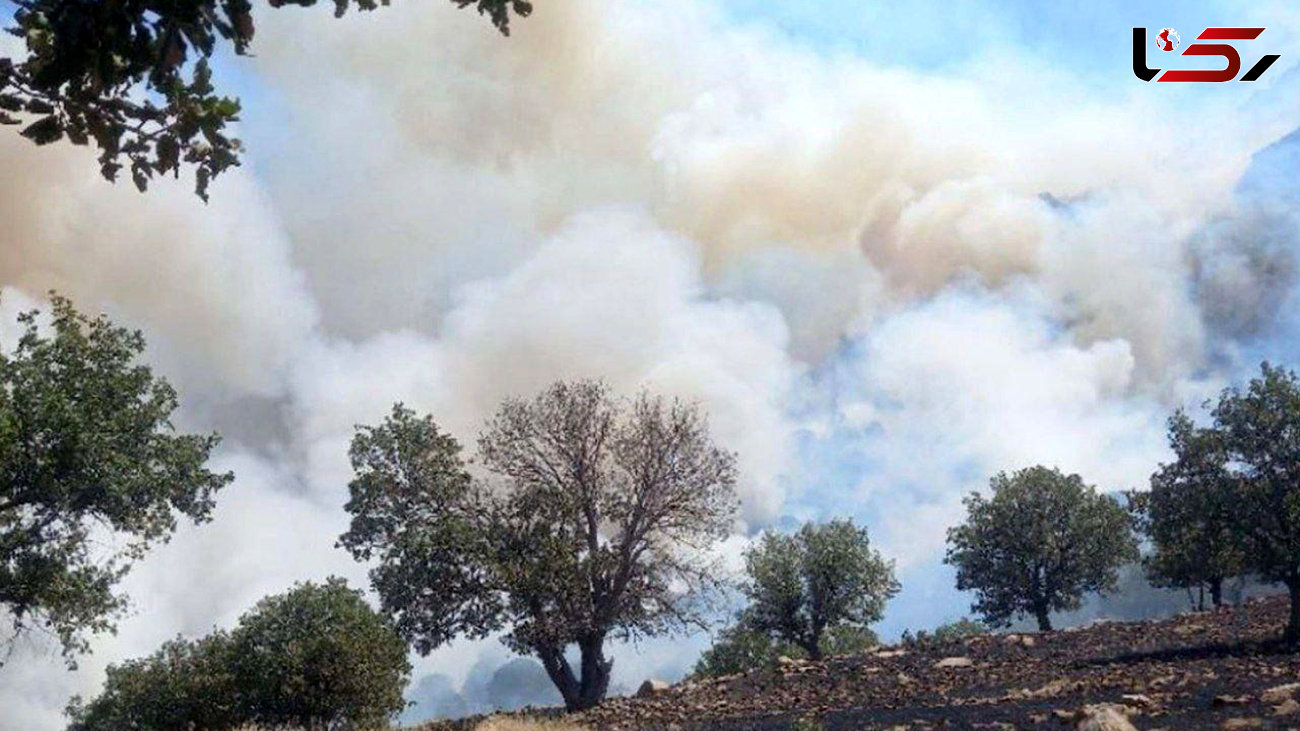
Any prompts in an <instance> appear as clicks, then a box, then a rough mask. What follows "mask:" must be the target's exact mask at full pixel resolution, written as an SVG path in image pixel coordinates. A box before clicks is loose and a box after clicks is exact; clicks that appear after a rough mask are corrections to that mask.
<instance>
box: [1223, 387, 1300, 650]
mask: <svg viewBox="0 0 1300 731" xmlns="http://www.w3.org/2000/svg"><path fill="white" fill-rule="evenodd" d="M1214 422H1215V427H1216V429H1217V430H1218V431H1219V432H1220V433H1221V434H1222V438H1223V440H1224V444H1225V447H1226V449H1227V456H1228V460H1229V462H1230V463H1231V464H1232V466H1233V470H1234V472H1235V474H1236V475H1237V476H1238V478H1239V479H1238V481H1237V488H1238V489H1237V492H1236V500H1235V501H1234V504H1233V510H1234V512H1235V514H1236V518H1237V524H1238V526H1239V527H1240V530H1241V535H1242V537H1243V540H1244V542H1245V556H1244V558H1245V565H1246V570H1248V571H1250V572H1253V573H1256V574H1258V575H1259V577H1260V578H1262V579H1263V580H1265V581H1274V582H1281V583H1282V584H1284V585H1285V586H1286V588H1287V591H1289V592H1290V595H1291V613H1290V620H1289V621H1288V623H1287V627H1286V633H1285V639H1286V640H1288V641H1290V642H1297V641H1300V380H1298V379H1297V377H1296V374H1295V372H1294V371H1291V370H1287V369H1285V368H1282V367H1278V366H1273V365H1270V364H1268V363H1264V364H1263V365H1262V366H1261V369H1260V375H1259V376H1258V377H1256V378H1254V379H1252V380H1251V381H1250V383H1249V384H1248V385H1247V386H1246V388H1245V389H1244V390H1243V389H1239V388H1230V389H1228V390H1226V391H1224V392H1223V395H1222V397H1221V398H1220V399H1219V403H1218V405H1217V406H1216V408H1215V409H1214Z"/></svg>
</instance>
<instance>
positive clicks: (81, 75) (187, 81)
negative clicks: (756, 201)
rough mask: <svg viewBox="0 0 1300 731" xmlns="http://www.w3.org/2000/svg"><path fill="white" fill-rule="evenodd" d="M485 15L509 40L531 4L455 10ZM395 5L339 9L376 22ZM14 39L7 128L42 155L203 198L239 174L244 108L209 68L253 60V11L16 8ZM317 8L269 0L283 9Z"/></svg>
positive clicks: (225, 3)
mask: <svg viewBox="0 0 1300 731" xmlns="http://www.w3.org/2000/svg"><path fill="white" fill-rule="evenodd" d="M451 1H452V2H454V3H456V4H457V5H458V6H460V7H465V6H467V5H474V6H475V7H476V8H477V9H478V11H479V13H481V14H484V15H487V16H488V17H489V18H491V20H492V23H493V24H494V25H496V27H497V28H498V29H500V30H501V32H502V33H508V31H509V23H510V11H512V10H513V11H514V13H515V14H517V15H521V16H524V15H528V14H529V13H530V12H531V11H532V4H531V3H530V2H529V1H528V0H451ZM380 2H381V3H382V4H384V5H387V4H388V0H379V2H376V0H355V1H354V0H334V14H335V16H342V15H343V14H344V13H345V12H346V11H347V9H348V8H349V7H352V6H355V7H356V8H357V9H359V10H374V9H375V8H376V7H378V5H379V3H380ZM14 4H15V5H17V6H18V10H17V12H16V13H15V14H14V23H15V24H14V26H13V27H11V28H9V29H8V30H9V32H11V33H13V34H14V35H15V36H17V37H19V38H21V39H23V41H24V42H25V44H26V51H27V53H26V57H25V58H5V57H0V124H14V125H17V124H25V125H26V126H25V127H23V130H22V135H23V136H24V137H27V138H28V139H30V140H32V141H33V142H35V143H36V144H38V145H45V144H50V143H52V142H57V141H59V140H61V139H63V138H64V137H66V138H67V139H68V140H69V141H70V142H72V143H73V144H76V145H85V144H88V143H89V142H90V141H92V140H93V141H94V142H95V144H96V145H97V146H98V147H99V151H100V156H99V163H100V170H101V172H102V173H103V175H104V177H105V178H107V179H108V180H115V179H116V178H117V176H118V174H119V173H120V172H121V171H122V170H123V168H127V167H129V169H130V174H131V178H132V180H133V181H134V182H135V185H136V186H137V187H138V188H139V189H140V190H141V191H143V190H145V188H146V187H147V186H148V184H149V180H150V179H151V178H153V176H154V175H155V174H166V173H169V172H170V173H175V174H178V175H179V172H180V168H181V165H182V164H184V165H187V166H191V167H193V168H194V175H195V190H196V192H197V193H198V195H199V196H201V197H203V198H204V199H205V200H206V199H207V188H208V183H209V182H210V181H211V179H212V178H213V177H215V176H217V175H219V174H220V173H221V172H223V171H225V170H226V169H228V168H230V167H232V166H235V165H238V164H239V155H240V152H241V150H242V148H241V144H240V141H239V140H238V139H235V138H233V137H230V136H229V132H228V127H229V125H230V124H231V123H233V122H235V121H237V120H238V119H239V112H240V105H239V100H237V99H234V98H231V97H226V96H221V95H220V94H219V93H218V92H217V90H216V87H215V86H214V85H213V83H212V72H211V69H210V67H209V65H208V59H209V58H211V56H212V54H213V53H214V52H215V51H216V50H217V49H218V48H219V47H221V46H222V45H223V44H225V45H228V46H229V47H230V48H231V49H232V50H233V51H234V52H235V53H236V54H239V55H245V54H247V53H248V51H249V47H250V45H251V44H252V41H253V32H254V24H253V12H252V11H253V6H252V4H251V3H250V2H249V1H248V0H176V1H174V2H157V1H156V0H121V1H119V2H73V1H72V0H14ZM315 4H316V0H270V6H271V7H272V8H278V7H281V6H284V5H301V6H311V5H315Z"/></svg>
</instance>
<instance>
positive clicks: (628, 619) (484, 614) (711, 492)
mask: <svg viewBox="0 0 1300 731" xmlns="http://www.w3.org/2000/svg"><path fill="white" fill-rule="evenodd" d="M351 458H352V466H353V469H354V470H355V473H356V477H355V479H354V480H353V481H352V483H351V484H350V486H349V488H350V491H351V499H350V501H349V502H348V504H347V510H348V512H350V513H351V514H352V516H353V517H352V524H351V526H350V528H349V530H348V531H347V533H345V534H344V535H343V536H342V538H341V539H340V542H341V544H342V545H343V546H344V547H346V548H347V549H349V550H350V551H351V552H352V553H353V554H354V556H356V558H358V559H359V560H365V561H373V562H374V563H375V565H374V567H373V569H372V571H371V574H370V576H371V581H372V583H373V585H374V588H375V590H376V591H377V592H378V594H379V596H380V599H381V603H382V608H383V610H384V611H385V612H386V613H387V614H389V615H390V616H391V617H393V619H394V621H395V623H396V626H397V628H398V630H399V631H401V632H402V634H403V636H405V637H406V638H407V639H409V640H410V641H411V642H412V643H413V644H414V646H415V648H416V649H417V650H418V651H420V652H422V653H427V652H429V651H431V650H432V649H433V648H435V647H438V646H439V645H442V644H444V643H445V642H447V641H449V640H450V639H452V638H453V637H457V636H469V637H483V636H486V635H487V634H489V633H492V632H496V631H499V630H506V634H505V638H504V639H505V641H506V643H507V644H508V645H509V646H510V647H511V648H512V649H514V650H515V651H517V652H520V653H527V654H533V655H535V656H537V658H538V659H539V660H540V661H541V662H542V665H543V667H544V668H545V669H546V672H547V675H548V676H549V677H550V678H551V680H552V682H554V683H555V685H556V688H557V689H558V690H559V691H560V695H561V696H562V697H563V698H564V702H565V705H566V706H567V707H569V708H570V709H578V708H586V707H589V706H591V705H593V704H595V703H596V702H598V701H599V700H600V699H601V698H603V697H604V695H605V693H606V691H607V689H608V684H609V676H610V670H611V668H612V665H613V662H612V660H610V659H607V658H606V657H605V655H604V645H605V641H606V639H608V638H635V637H641V636H648V635H658V634H662V633H665V632H670V631H673V630H675V629H681V628H683V627H685V626H688V625H691V624H699V623H702V621H703V617H704V609H705V607H704V606H703V605H702V604H701V601H700V600H701V599H703V598H705V597H706V596H707V594H708V593H709V590H710V589H712V588H714V587H715V586H716V585H717V584H718V579H717V578H716V577H717V574H716V572H714V571H712V570H711V569H712V568H713V567H712V562H711V561H709V560H707V559H706V558H705V554H706V551H707V550H708V549H709V548H710V546H711V545H712V544H713V543H714V542H715V541H716V540H719V539H721V538H723V537H725V536H726V535H727V534H728V533H729V531H730V529H731V526H732V520H733V515H734V510H735V494H734V489H735V480H736V468H735V457H734V455H732V454H731V453H729V452H726V451H723V450H722V449H720V448H718V447H717V446H715V445H714V444H713V441H712V439H711V438H710V436H709V431H708V425H707V422H706V420H705V418H704V416H703V414H702V413H701V412H700V410H699V408H698V407H697V406H695V405H693V404H688V403H683V402H679V401H668V400H666V399H664V398H662V397H658V396H652V395H650V394H648V393H643V394H641V395H640V396H639V397H637V398H635V399H632V400H630V401H626V400H621V399H617V398H615V397H613V396H612V395H611V394H610V392H609V390H608V389H607V387H606V386H604V385H603V384H601V383H599V382H594V381H577V382H560V383H556V384H554V385H552V386H551V387H549V388H547V389H546V390H545V391H543V392H542V393H541V394H539V395H538V396H536V397H535V398H532V399H527V400H524V399H515V398H512V399H508V400H506V401H505V402H504V403H503V404H502V405H501V407H500V409H499V410H498V411H497V412H496V415H495V416H494V417H493V418H492V419H491V420H490V421H489V422H488V423H487V425H486V426H485V428H484V430H483V432H482V433H481V434H480V437H479V441H478V460H477V464H479V465H481V466H482V468H483V470H484V471H485V474H484V475H483V476H482V477H480V478H474V477H471V476H470V474H469V473H468V471H467V469H466V467H465V464H464V462H463V460H462V457H461V456H460V446H459V444H458V443H457V442H456V441H455V440H454V439H452V438H451V437H449V436H448V435H446V434H444V433H442V432H441V431H440V430H439V429H438V427H437V426H436V424H435V423H434V421H433V419H432V418H431V417H428V416H417V415H416V414H415V413H414V412H412V411H411V410H410V409H407V408H405V407H403V406H401V405H397V406H395V407H394V408H393V410H392V412H391V414H389V416H388V417H387V418H386V419H385V420H384V422H383V423H381V424H380V425H378V426H366V427H361V428H359V430H358V433H357V435H356V437H355V438H354V440H353V443H352V449H351ZM570 647H576V648H577V651H578V657H579V659H580V664H579V667H578V668H577V669H576V670H575V669H574V668H573V667H572V666H571V664H570V662H569V658H568V656H567V655H566V652H565V651H566V649H567V648H570Z"/></svg>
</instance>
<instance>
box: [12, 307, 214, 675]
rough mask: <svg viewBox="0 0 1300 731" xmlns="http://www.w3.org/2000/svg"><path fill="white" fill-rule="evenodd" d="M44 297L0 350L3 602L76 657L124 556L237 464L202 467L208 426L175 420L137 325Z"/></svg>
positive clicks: (125, 563)
mask: <svg viewBox="0 0 1300 731" xmlns="http://www.w3.org/2000/svg"><path fill="white" fill-rule="evenodd" d="M52 305H53V307H52V312H51V313H50V321H49V324H48V326H45V327H38V324H37V322H38V315H39V313H37V312H35V311H33V312H28V313H25V314H23V315H21V316H20V317H19V330H20V332H19V334H18V338H17V340H16V342H10V343H6V344H5V345H6V347H5V348H4V349H0V607H2V608H3V609H4V610H5V612H6V613H7V614H8V616H9V618H10V620H11V621H12V623H13V628H14V631H15V634H17V633H21V632H23V631H24V630H26V629H29V628H32V627H41V628H44V629H47V630H49V631H50V632H52V633H53V634H54V635H55V636H57V637H58V638H59V640H60V641H61V642H62V645H63V650H64V655H65V657H67V658H68V660H69V662H71V661H72V658H73V657H74V656H75V655H76V654H77V653H78V652H84V651H85V650H86V649H87V637H88V635H89V634H91V633H95V632H103V631H108V630H111V629H113V627H114V621H115V618H116V617H117V616H118V615H119V614H120V613H121V611H122V610H123V609H124V607H125V605H126V598H125V597H124V596H122V595H121V594H118V593H117V592H116V586H117V583H118V581H119V580H120V579H121V578H122V577H123V575H125V574H126V572H127V570H128V569H129V568H130V567H131V564H132V563H133V562H134V561H135V560H136V559H139V558H140V557H141V556H142V555H143V554H144V553H145V552H146V550H147V549H148V548H149V547H150V546H151V545H153V544H154V543H156V542H158V541H165V540H167V538H168V537H169V536H170V535H171V533H172V532H173V531H174V530H175V529H176V524H177V521H178V519H179V518H181V517H185V518H189V519H190V520H193V521H194V522H196V523H197V522H202V521H205V520H207V519H208V517H209V514H210V513H211V510H212V507H213V497H214V495H215V493H216V492H217V491H218V490H220V489H221V488H222V487H224V486H225V485H226V484H227V483H228V482H230V480H231V479H232V476H231V475H230V474H229V473H227V474H216V473H213V472H210V471H209V470H208V469H207V467H206V466H205V465H206V463H207V461H208V455H209V453H210V452H211V451H212V449H213V447H214V446H216V444H217V441H218V438H217V436H216V435H193V434H178V433H176V431H175V430H174V429H173V428H172V425H171V422H170V417H171V414H172V412H173V411H174V410H175V409H176V406H177V400H176V392H175V391H174V390H172V387H171V386H170V385H168V384H167V382H166V381H164V380H162V379H160V378H155V377H154V375H153V373H152V372H151V371H150V369H149V367H148V366H145V365H142V364H140V363H138V362H137V359H138V357H139V355H140V354H141V353H142V352H143V351H144V347H145V344H144V338H143V337H142V336H141V335H140V333H138V332H131V331H128V330H124V329H122V328H119V327H115V326H114V325H113V324H112V323H111V322H109V320H108V319H107V318H106V317H103V316H100V317H97V318H93V319H92V318H87V317H85V316H83V315H81V314H79V313H78V312H77V311H76V310H75V309H74V308H73V306H72V304H71V303H70V302H69V301H68V300H66V299H63V298H61V297H57V296H55V297H53V302H52ZM10 348H12V349H11V350H10ZM6 351H7V352H6Z"/></svg>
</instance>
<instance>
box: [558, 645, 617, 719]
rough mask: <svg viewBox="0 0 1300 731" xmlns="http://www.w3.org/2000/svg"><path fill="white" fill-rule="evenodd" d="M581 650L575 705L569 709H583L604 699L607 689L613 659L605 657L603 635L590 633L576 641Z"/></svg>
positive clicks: (612, 667)
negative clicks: (580, 672) (580, 677)
mask: <svg viewBox="0 0 1300 731" xmlns="http://www.w3.org/2000/svg"><path fill="white" fill-rule="evenodd" d="M578 649H579V650H580V651H581V652H582V679H581V680H580V681H579V684H578V699H577V701H578V702H577V707H576V708H570V709H569V710H571V711H575V710H576V711H584V710H586V709H588V708H592V707H593V706H595V705H596V704H597V703H600V702H601V701H603V700H604V699H605V693H607V692H608V691H609V677H610V673H611V671H612V670H613V669H614V661H613V660H607V659H605V636H604V635H603V634H600V635H592V636H591V637H588V638H586V639H584V640H583V641H582V642H579V643H578Z"/></svg>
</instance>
